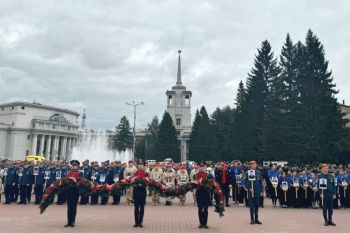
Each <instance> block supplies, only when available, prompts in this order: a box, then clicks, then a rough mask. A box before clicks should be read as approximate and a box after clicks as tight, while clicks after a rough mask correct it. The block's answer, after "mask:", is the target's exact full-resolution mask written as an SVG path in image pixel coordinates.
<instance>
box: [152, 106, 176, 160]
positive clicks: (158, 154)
mask: <svg viewBox="0 0 350 233" xmlns="http://www.w3.org/2000/svg"><path fill="white" fill-rule="evenodd" d="M155 148H156V151H155V158H154V159H156V160H157V161H163V160H164V159H166V158H172V159H173V160H174V161H176V162H179V161H180V160H181V158H180V150H179V141H178V139H177V132H176V129H175V126H174V123H173V120H172V119H171V116H170V114H169V113H168V112H165V113H164V115H163V119H162V121H161V123H160V125H159V132H158V138H157V142H156V144H155Z"/></svg>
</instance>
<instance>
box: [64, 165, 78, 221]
mask: <svg viewBox="0 0 350 233" xmlns="http://www.w3.org/2000/svg"><path fill="white" fill-rule="evenodd" d="M70 164H71V165H72V170H71V171H70V172H69V173H68V178H69V179H71V180H72V181H73V182H77V179H78V178H79V177H80V174H79V171H78V167H79V165H80V163H79V161H78V160H72V161H71V162H70ZM78 199H79V188H78V187H77V186H70V187H69V188H68V190H67V207H68V211H67V219H68V223H67V224H66V225H65V226H64V227H75V217H76V215H77V205H78Z"/></svg>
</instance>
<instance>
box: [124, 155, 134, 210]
mask: <svg viewBox="0 0 350 233" xmlns="http://www.w3.org/2000/svg"><path fill="white" fill-rule="evenodd" d="M134 164H135V162H134V161H133V160H130V161H129V163H128V166H127V167H126V168H125V170H124V178H125V179H127V180H128V179H129V178H131V177H133V176H134V174H135V172H136V170H137V169H136V167H135V166H134ZM125 191H126V200H127V204H128V205H130V204H131V202H132V201H133V200H132V187H131V186H129V187H127V188H126V190H125Z"/></svg>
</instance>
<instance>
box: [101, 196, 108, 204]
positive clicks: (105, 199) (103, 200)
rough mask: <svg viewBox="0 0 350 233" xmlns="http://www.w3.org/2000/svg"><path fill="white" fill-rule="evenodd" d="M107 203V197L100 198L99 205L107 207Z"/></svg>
mask: <svg viewBox="0 0 350 233" xmlns="http://www.w3.org/2000/svg"><path fill="white" fill-rule="evenodd" d="M107 203H108V196H107V197H102V198H101V205H107Z"/></svg>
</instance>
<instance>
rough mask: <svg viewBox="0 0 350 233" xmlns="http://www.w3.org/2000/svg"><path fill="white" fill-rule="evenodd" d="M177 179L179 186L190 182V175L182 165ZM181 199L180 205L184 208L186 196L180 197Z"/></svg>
mask: <svg viewBox="0 0 350 233" xmlns="http://www.w3.org/2000/svg"><path fill="white" fill-rule="evenodd" d="M176 179H177V184H178V185H183V184H186V183H187V182H188V173H187V170H186V167H185V165H184V164H180V166H179V170H178V171H177V177H176ZM179 199H180V203H179V205H181V206H184V205H185V201H186V194H184V195H180V196H179Z"/></svg>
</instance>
